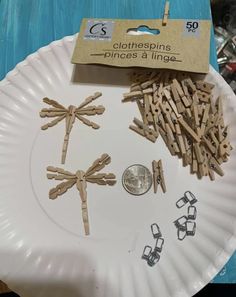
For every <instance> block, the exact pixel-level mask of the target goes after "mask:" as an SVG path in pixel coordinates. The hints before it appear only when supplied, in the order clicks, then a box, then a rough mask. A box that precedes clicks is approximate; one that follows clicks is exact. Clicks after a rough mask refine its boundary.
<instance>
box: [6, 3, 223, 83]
mask: <svg viewBox="0 0 236 297" xmlns="http://www.w3.org/2000/svg"><path fill="white" fill-rule="evenodd" d="M209 3H210V2H209V0H197V1H196V0H172V1H170V18H172V19H180V18H188V19H200V18H201V19H211V11H210V4H209ZM164 5H165V0H145V1H137V0H113V1H111V0H67V1H65V0H50V1H48V0H0V80H1V79H3V78H4V76H5V75H6V74H7V72H8V71H9V70H11V69H13V68H14V67H15V65H16V64H17V63H18V62H20V61H22V60H24V59H25V57H26V56H27V55H29V54H31V53H33V52H35V51H36V50H38V49H39V48H40V47H42V46H45V45H47V44H48V43H50V42H51V41H53V40H56V39H61V38H62V37H64V36H67V35H72V34H74V33H76V32H78V31H79V28H80V22H81V19H82V18H83V17H98V18H131V19H132V18H133V19H135V18H136V19H147V18H148V19H149V18H160V17H162V15H163V12H164ZM211 64H212V65H213V66H214V67H215V68H217V62H216V51H215V44H214V38H213V35H212V38H211Z"/></svg>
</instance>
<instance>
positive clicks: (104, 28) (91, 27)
mask: <svg viewBox="0 0 236 297" xmlns="http://www.w3.org/2000/svg"><path fill="white" fill-rule="evenodd" d="M113 28H114V21H103V20H88V21H87V24H86V29H85V32H84V39H90V40H102V41H104V40H107V41H110V40H111V38H112V32H113Z"/></svg>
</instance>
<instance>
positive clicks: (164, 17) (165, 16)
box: [162, 1, 170, 26]
mask: <svg viewBox="0 0 236 297" xmlns="http://www.w3.org/2000/svg"><path fill="white" fill-rule="evenodd" d="M169 12H170V2H169V1H166V4H165V11H164V16H163V20H162V26H166V25H167V21H168V17H169Z"/></svg>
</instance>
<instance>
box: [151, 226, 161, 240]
mask: <svg viewBox="0 0 236 297" xmlns="http://www.w3.org/2000/svg"><path fill="white" fill-rule="evenodd" d="M151 230H152V235H153V237H154V238H160V237H161V236H162V234H161V231H160V228H159V226H158V225H157V224H156V223H154V224H152V225H151Z"/></svg>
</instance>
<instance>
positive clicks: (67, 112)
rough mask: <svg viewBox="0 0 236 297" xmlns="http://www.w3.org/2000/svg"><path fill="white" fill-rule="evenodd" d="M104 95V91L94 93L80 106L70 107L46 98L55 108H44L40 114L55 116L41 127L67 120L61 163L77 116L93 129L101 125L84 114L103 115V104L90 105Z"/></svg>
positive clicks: (45, 127)
mask: <svg viewBox="0 0 236 297" xmlns="http://www.w3.org/2000/svg"><path fill="white" fill-rule="evenodd" d="M100 96H102V93H100V92H96V93H95V94H94V95H92V96H89V97H88V98H86V99H85V100H84V101H83V102H82V103H81V104H80V105H79V106H78V107H75V106H73V105H70V106H69V107H68V108H66V107H64V106H63V105H61V104H59V103H58V102H57V101H55V100H51V99H48V98H44V99H43V102H45V103H46V104H48V105H51V106H53V108H43V109H42V110H41V112H40V116H41V117H42V118H45V117H48V118H52V117H55V118H56V119H54V120H53V121H51V122H49V123H47V124H46V125H43V126H42V127H41V129H42V130H46V129H48V128H50V127H53V126H55V125H56V124H58V123H59V122H61V121H62V120H64V119H65V120H66V133H65V136H64V142H63V147H62V157H61V163H62V164H65V160H66V154H67V149H68V144H69V138H70V133H71V130H72V127H73V124H74V122H75V118H77V119H79V120H80V121H81V122H82V123H83V124H85V125H87V126H90V127H92V128H93V129H98V128H99V125H97V124H96V123H94V122H92V121H89V120H88V119H86V118H85V117H84V116H92V115H101V114H103V112H104V111H105V108H104V107H103V106H102V105H99V106H94V105H90V106H87V105H89V104H90V103H91V102H92V101H94V100H95V99H97V98H98V97H100Z"/></svg>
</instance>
